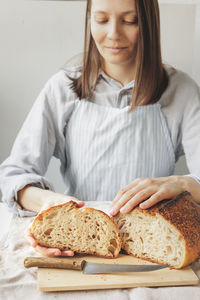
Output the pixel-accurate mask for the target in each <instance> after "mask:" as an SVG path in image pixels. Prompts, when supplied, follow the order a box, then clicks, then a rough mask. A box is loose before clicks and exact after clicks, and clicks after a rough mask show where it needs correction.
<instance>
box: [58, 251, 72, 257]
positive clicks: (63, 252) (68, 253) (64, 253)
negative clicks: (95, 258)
mask: <svg viewBox="0 0 200 300" xmlns="http://www.w3.org/2000/svg"><path fill="white" fill-rule="evenodd" d="M61 256H74V251H72V250H64V251H62V252H61Z"/></svg>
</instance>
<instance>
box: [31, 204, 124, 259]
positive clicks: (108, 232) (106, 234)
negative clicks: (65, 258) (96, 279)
mask: <svg viewBox="0 0 200 300" xmlns="http://www.w3.org/2000/svg"><path fill="white" fill-rule="evenodd" d="M31 232H32V234H33V236H34V237H35V239H36V241H37V242H38V244H40V245H41V246H45V247H51V248H54V247H55V248H59V249H60V250H72V251H74V252H76V253H87V254H93V255H97V256H102V257H110V258H114V257H117V256H118V254H119V251H120V249H121V243H122V241H121V235H120V231H119V229H118V227H117V226H116V225H115V223H114V222H113V221H112V219H111V218H110V217H109V216H108V215H106V214H105V213H104V212H102V211H100V210H96V209H94V208H83V209H80V208H78V205H77V204H76V203H75V202H73V201H70V202H67V203H64V204H61V205H58V206H53V207H51V208H49V209H47V210H45V211H42V212H41V213H40V214H38V215H37V217H36V218H35V219H34V222H33V224H32V227H31Z"/></svg>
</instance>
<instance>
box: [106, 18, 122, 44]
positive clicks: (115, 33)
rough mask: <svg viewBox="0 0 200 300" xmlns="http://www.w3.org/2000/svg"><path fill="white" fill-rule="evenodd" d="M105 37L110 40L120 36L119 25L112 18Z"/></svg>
mask: <svg viewBox="0 0 200 300" xmlns="http://www.w3.org/2000/svg"><path fill="white" fill-rule="evenodd" d="M107 37H108V38H109V39H111V40H117V39H119V37H120V27H119V24H118V22H117V21H116V20H112V21H111V22H110V23H109V25H108V32H107Z"/></svg>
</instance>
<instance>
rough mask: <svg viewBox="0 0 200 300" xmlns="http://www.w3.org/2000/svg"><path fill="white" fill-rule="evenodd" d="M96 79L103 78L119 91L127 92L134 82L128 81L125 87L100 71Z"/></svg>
mask: <svg viewBox="0 0 200 300" xmlns="http://www.w3.org/2000/svg"><path fill="white" fill-rule="evenodd" d="M98 78H103V79H104V80H105V81H106V82H107V83H108V84H109V85H112V86H114V87H115V88H116V87H117V88H118V89H120V90H128V89H132V88H133V87H134V83H135V80H132V81H130V82H129V83H127V84H126V85H124V86H123V85H122V84H121V83H120V82H119V81H117V80H115V79H113V78H111V77H110V76H108V75H107V74H106V73H105V72H104V71H103V70H101V69H100V71H99V76H98Z"/></svg>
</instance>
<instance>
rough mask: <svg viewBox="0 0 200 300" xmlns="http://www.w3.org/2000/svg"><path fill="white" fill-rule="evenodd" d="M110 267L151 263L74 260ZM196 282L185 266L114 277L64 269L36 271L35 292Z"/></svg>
mask: <svg viewBox="0 0 200 300" xmlns="http://www.w3.org/2000/svg"><path fill="white" fill-rule="evenodd" d="M73 259H74V258H73ZM79 259H85V260H86V261H91V262H98V263H113V264H133V265H134V264H152V263H150V262H147V261H144V260H140V259H137V258H135V257H131V256H129V255H123V254H121V255H120V256H119V257H118V258H116V259H106V258H99V257H94V256H81V257H77V260H79ZM198 283H199V279H198V277H197V276H196V274H195V273H194V271H193V270H192V269H191V267H185V268H183V269H181V270H173V269H172V270H170V269H169V268H165V269H161V270H157V271H151V272H140V273H136V272H135V273H133V272H132V273H115V274H99V275H94V274H91V275H90V274H89V275H88V274H82V272H81V271H74V270H64V269H47V268H38V289H40V290H41V291H69V290H93V289H114V288H131V287H141V286H146V287H147V286H176V285H196V284H198Z"/></svg>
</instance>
